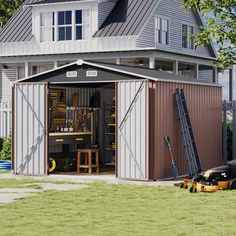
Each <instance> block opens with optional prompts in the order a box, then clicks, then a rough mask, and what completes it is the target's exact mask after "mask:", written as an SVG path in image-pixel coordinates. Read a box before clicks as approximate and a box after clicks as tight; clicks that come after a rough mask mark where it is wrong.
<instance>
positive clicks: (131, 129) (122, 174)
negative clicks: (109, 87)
mask: <svg viewBox="0 0 236 236" xmlns="http://www.w3.org/2000/svg"><path fill="white" fill-rule="evenodd" d="M117 84H118V85H117V133H118V140H117V157H118V160H117V162H118V163H117V173H118V178H122V179H133V180H148V112H149V111H148V81H131V82H126V81H125V82H124V81H121V82H118V83H117Z"/></svg>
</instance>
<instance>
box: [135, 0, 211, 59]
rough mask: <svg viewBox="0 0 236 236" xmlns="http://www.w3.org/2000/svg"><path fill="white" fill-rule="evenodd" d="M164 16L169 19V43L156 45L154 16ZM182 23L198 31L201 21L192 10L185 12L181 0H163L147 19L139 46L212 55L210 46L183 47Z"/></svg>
mask: <svg viewBox="0 0 236 236" xmlns="http://www.w3.org/2000/svg"><path fill="white" fill-rule="evenodd" d="M158 15H159V16H162V17H166V18H168V19H169V27H170V28H169V29H170V30H169V31H170V33H169V45H157V46H156V45H155V33H154V28H155V26H154V17H155V16H158ZM182 23H186V24H190V25H192V26H194V32H195V33H198V32H199V31H200V29H199V28H198V25H199V24H200V22H199V21H198V19H197V16H196V15H195V14H194V13H193V12H192V11H191V12H188V13H186V12H184V9H183V8H182V6H181V4H180V2H179V0H161V1H160V3H159V4H158V5H157V7H156V10H155V11H154V13H153V14H152V15H151V17H150V19H149V20H148V21H147V23H146V25H145V26H144V28H143V30H142V31H141V32H140V34H139V36H138V39H137V47H140V48H145V47H157V48H158V49H161V50H165V51H170V52H174V53H185V54H188V55H194V56H206V57H210V56H212V55H211V53H210V51H209V48H208V47H199V48H198V49H197V50H191V49H183V48H182Z"/></svg>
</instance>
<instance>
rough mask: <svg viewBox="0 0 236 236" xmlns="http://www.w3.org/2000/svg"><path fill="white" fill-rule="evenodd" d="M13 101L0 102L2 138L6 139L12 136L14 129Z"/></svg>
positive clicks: (0, 134) (0, 132)
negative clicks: (12, 129)
mask: <svg viewBox="0 0 236 236" xmlns="http://www.w3.org/2000/svg"><path fill="white" fill-rule="evenodd" d="M11 119H12V107H11V101H3V100H2V101H0V137H1V138H6V137H8V136H9V135H10V134H11V127H12V120H11Z"/></svg>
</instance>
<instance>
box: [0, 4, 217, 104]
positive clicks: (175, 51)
mask: <svg viewBox="0 0 236 236" xmlns="http://www.w3.org/2000/svg"><path fill="white" fill-rule="evenodd" d="M201 25H203V21H202V19H201V17H200V15H199V13H198V12H188V13H186V12H185V11H184V10H183V8H182V6H181V1H180V0H148V1H142V0H87V1H79V0H78V1H76V0H70V1H61V0H60V1H59V0H56V1H50V0H27V1H25V3H24V4H23V5H22V6H21V7H20V9H19V10H18V11H17V12H16V14H15V15H14V16H13V17H12V19H11V20H10V21H9V22H8V24H7V25H6V26H5V27H4V28H3V29H2V31H1V32H0V64H1V66H0V70H1V71H0V75H1V77H0V80H1V84H2V86H1V90H0V100H2V101H6V100H9V99H10V98H11V89H10V88H11V86H10V84H11V82H12V81H15V80H18V79H21V78H24V77H28V76H30V75H34V74H37V73H40V72H43V71H46V70H49V69H52V68H56V67H58V66H61V65H64V64H67V63H70V62H73V61H75V60H77V59H78V58H81V59H84V60H97V61H99V62H109V63H116V64H122V65H131V66H140V67H147V68H152V69H159V70H162V71H168V72H172V73H174V74H181V75H185V76H186V77H188V78H193V79H196V80H203V81H210V82H217V73H216V70H215V69H214V68H213V66H212V61H213V60H214V59H215V56H216V55H215V51H214V48H213V47H212V45H209V46H208V47H200V48H198V49H197V50H195V49H194V45H193V44H194V42H193V40H189V38H188V35H190V34H192V33H197V32H199V26H201Z"/></svg>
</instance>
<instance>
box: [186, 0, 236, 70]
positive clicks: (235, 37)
mask: <svg viewBox="0 0 236 236" xmlns="http://www.w3.org/2000/svg"><path fill="white" fill-rule="evenodd" d="M184 6H185V9H187V10H190V9H193V10H194V11H199V12H200V13H201V15H202V16H203V17H204V19H205V20H206V26H203V27H201V28H202V30H201V32H200V33H198V34H197V35H196V36H195V47H196V48H197V47H199V46H205V45H207V44H209V43H212V42H213V43H217V46H218V47H219V48H218V52H217V61H216V64H217V66H219V67H220V68H222V69H227V68H229V67H230V66H232V65H233V64H235V63H236V0H184Z"/></svg>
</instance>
